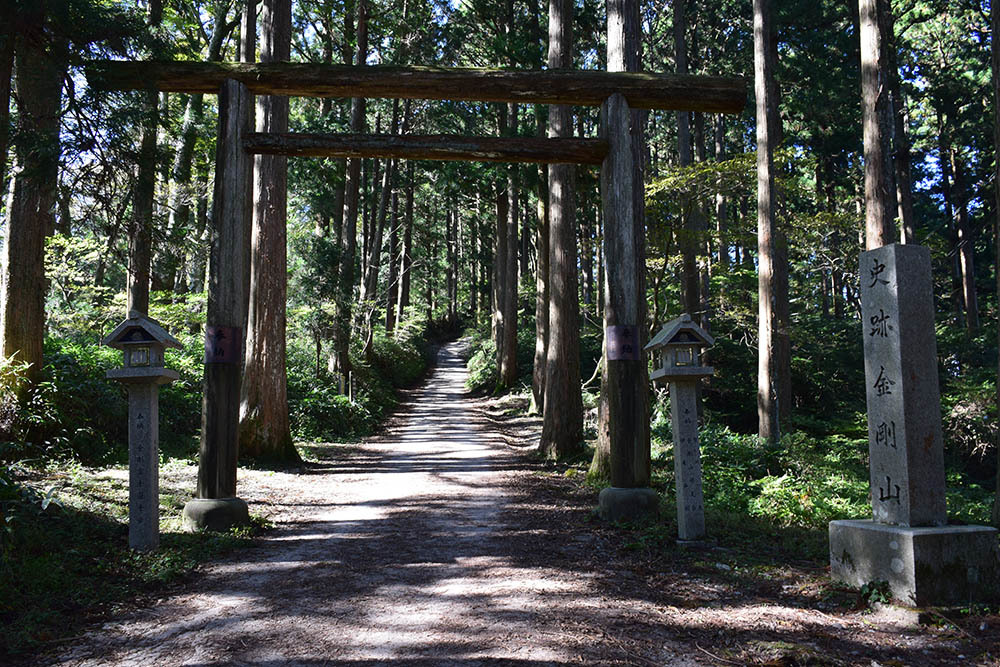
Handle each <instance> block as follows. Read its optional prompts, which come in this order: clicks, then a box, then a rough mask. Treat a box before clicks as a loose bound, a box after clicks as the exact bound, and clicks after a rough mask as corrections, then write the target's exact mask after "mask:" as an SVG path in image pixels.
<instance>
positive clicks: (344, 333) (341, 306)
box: [331, 0, 408, 381]
mask: <svg viewBox="0 0 1000 667" xmlns="http://www.w3.org/2000/svg"><path fill="white" fill-rule="evenodd" d="M357 39H358V51H357V54H358V55H357V60H358V64H359V65H360V64H364V63H365V62H367V60H368V0H358V21H357ZM364 131H365V100H364V98H358V97H355V98H353V99H351V132H354V133H356V134H360V133H362V132H364ZM346 174H347V180H346V184H345V186H344V223H343V232H342V234H341V248H340V250H341V252H340V294H339V295H338V296H337V315H336V317H335V319H334V341H333V357H332V359H331V366H332V368H331V370H332V371H333V372H334V373H337V374H339V375H340V377H341V380H342V381H346V380H347V374H348V372H349V371H350V370H351V359H350V354H349V351H350V339H351V313H352V306H351V303H352V300H353V298H354V260H355V256H356V255H357V249H358V240H357V234H358V205H359V203H360V192H361V160H360V159H359V158H351V159H349V160H348V161H347V167H346ZM407 296H408V295H407Z"/></svg>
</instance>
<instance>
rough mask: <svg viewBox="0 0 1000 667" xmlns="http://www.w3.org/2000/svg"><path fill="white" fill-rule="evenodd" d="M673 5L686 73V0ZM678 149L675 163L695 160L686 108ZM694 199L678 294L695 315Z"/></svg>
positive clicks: (677, 55)
mask: <svg viewBox="0 0 1000 667" xmlns="http://www.w3.org/2000/svg"><path fill="white" fill-rule="evenodd" d="M673 6H674V63H675V68H674V69H675V71H676V72H677V73H678V74H687V73H688V63H687V39H686V32H687V20H686V17H685V9H686V7H687V0H673ZM677 153H678V160H677V162H678V164H679V165H680V166H681V167H689V166H691V165H692V164H693V163H694V153H693V149H692V146H691V114H690V113H689V112H687V111H678V112H677ZM694 208H695V203H694V202H693V201H692V202H689V203H688V204H687V205H686V206H684V207H683V214H682V218H683V220H682V221H681V226H682V229H681V231H680V233H679V234H678V236H679V237H680V243H679V244H678V245H680V248H681V258H682V268H681V298H682V300H683V306H684V312H686V313H690V314H691V315H692V316H693V317H695V318H696V319H700V318H699V313H700V311H701V289H700V283H701V277H700V275H699V272H698V237H699V235H700V234H699V232H700V229H699V226H700V225H699V224H698V223H699V220H698V217H699V216H698V214H697V213H696V212H695V210H694Z"/></svg>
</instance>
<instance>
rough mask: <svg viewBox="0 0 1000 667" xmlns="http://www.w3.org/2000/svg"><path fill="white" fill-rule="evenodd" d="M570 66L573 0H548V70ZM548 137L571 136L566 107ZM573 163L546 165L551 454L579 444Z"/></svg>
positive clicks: (556, 110)
mask: <svg viewBox="0 0 1000 667" xmlns="http://www.w3.org/2000/svg"><path fill="white" fill-rule="evenodd" d="M572 64H573V0H549V62H548V66H549V69H558V68H569V67H571V66H572ZM549 136H550V137H572V136H573V116H572V111H571V109H570V107H568V106H566V105H553V106H552V107H550V108H549ZM575 218H576V199H575V193H574V191H573V167H572V166H571V165H567V164H550V165H549V262H548V264H549V322H548V325H549V336H548V345H547V347H546V355H545V398H544V401H543V404H542V438H541V441H540V442H539V449H540V450H541V451H542V453H543V454H545V455H546V456H548V457H550V458H557V457H559V456H563V455H565V454H569V453H571V452H575V451H578V450H579V449H580V448H581V447H582V443H583V403H582V397H581V395H580V312H579V311H580V300H579V294H578V292H579V290H578V285H577V283H578V277H577V247H576V219H575Z"/></svg>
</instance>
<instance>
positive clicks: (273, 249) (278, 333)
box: [239, 0, 301, 461]
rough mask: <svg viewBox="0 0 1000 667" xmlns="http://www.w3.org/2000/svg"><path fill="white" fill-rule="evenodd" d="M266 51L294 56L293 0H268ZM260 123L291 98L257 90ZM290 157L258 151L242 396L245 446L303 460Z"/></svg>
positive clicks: (284, 114) (270, 126)
mask: <svg viewBox="0 0 1000 667" xmlns="http://www.w3.org/2000/svg"><path fill="white" fill-rule="evenodd" d="M260 17H261V25H262V29H261V43H260V58H261V61H262V62H281V61H286V60H288V59H289V56H290V51H291V35H292V3H291V0H263V2H262V9H261V14H260ZM257 129H258V131H261V132H285V131H287V130H288V98H287V97H274V96H270V95H262V96H260V97H258V98H257ZM287 184H288V164H287V158H285V157H282V156H273V155H260V156H257V157H256V158H255V159H254V173H253V202H254V203H253V232H252V239H251V259H250V295H249V311H248V315H247V331H246V358H245V359H244V362H243V383H242V388H241V399H240V430H239V439H240V451H241V453H242V455H243V456H246V457H248V458H253V459H258V460H271V461H299V460H301V459H300V458H299V455H298V453H297V452H296V451H295V446H294V445H293V444H292V434H291V427H290V425H289V421H288V376H287V364H286V357H287V351H286V340H285V328H286V323H287V313H286V302H287V296H286V292H287V281H288V264H287V231H286V219H287V189H288V188H287Z"/></svg>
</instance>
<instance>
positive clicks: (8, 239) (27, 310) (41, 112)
mask: <svg viewBox="0 0 1000 667" xmlns="http://www.w3.org/2000/svg"><path fill="white" fill-rule="evenodd" d="M25 12H26V15H25V16H24V17H22V18H23V24H22V28H21V29H20V30H19V34H18V35H17V37H16V38H15V39H16V45H15V52H16V56H15V62H16V72H17V75H16V82H15V83H16V88H17V110H18V141H17V142H16V145H15V153H16V157H17V163H18V165H19V166H20V170H19V171H18V172H17V174H16V175H15V176H14V184H13V189H14V192H13V199H12V202H11V206H10V210H9V211H8V212H7V225H6V230H5V232H4V239H3V262H2V265H0V357H2V358H5V359H7V358H11V357H14V359H15V360H16V361H20V362H23V363H27V364H30V367H29V370H28V377H29V379H35V378H37V377H38V372H39V370H40V369H41V365H42V340H43V339H44V335H43V334H44V329H45V292H46V289H45V288H46V284H45V268H44V267H45V237H46V236H48V235H49V234H50V233H51V232H52V227H53V224H54V219H53V210H54V208H55V197H56V186H57V183H58V168H59V112H60V99H61V94H62V83H63V76H64V73H65V68H66V63H65V56H66V54H65V52H64V46H63V45H62V44H61V43H60V42H59V41H58V40H57V39H50V38H49V34H48V33H47V22H48V17H47V16H46V14H45V6H44V4H42V3H38V4H31V5H28V6H27V7H26V9H25Z"/></svg>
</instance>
